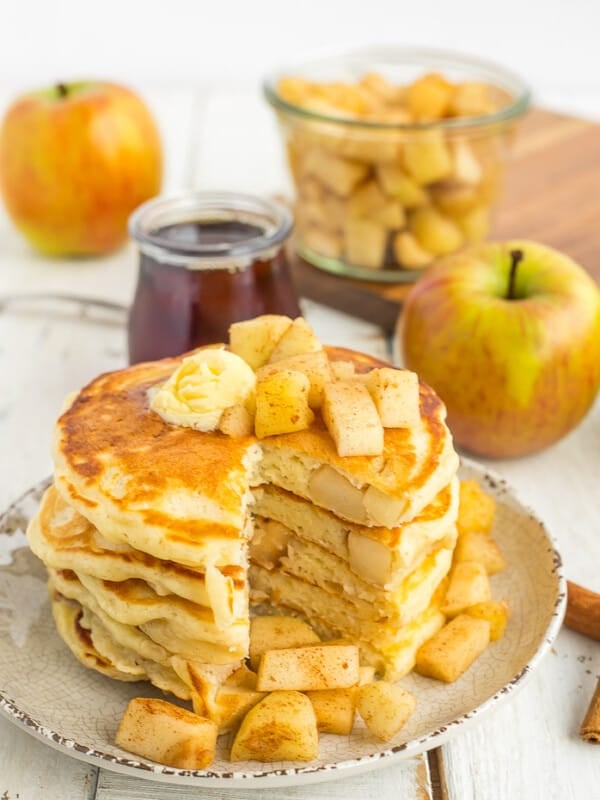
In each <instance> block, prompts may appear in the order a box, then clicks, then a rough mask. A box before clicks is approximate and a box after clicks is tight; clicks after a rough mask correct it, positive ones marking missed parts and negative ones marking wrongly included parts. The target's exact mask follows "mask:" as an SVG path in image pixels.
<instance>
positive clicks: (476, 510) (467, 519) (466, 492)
mask: <svg viewBox="0 0 600 800" xmlns="http://www.w3.org/2000/svg"><path fill="white" fill-rule="evenodd" d="M495 516H496V501H495V500H494V498H493V497H492V496H491V495H490V494H488V493H487V492H485V491H484V490H483V489H482V488H481V486H480V485H479V484H478V483H477V481H469V480H463V481H461V482H460V501H459V504H458V520H457V522H456V525H457V528H458V533H459V535H460V534H461V533H466V532H467V531H482V532H484V533H490V531H491V530H492V526H493V524H494V518H495Z"/></svg>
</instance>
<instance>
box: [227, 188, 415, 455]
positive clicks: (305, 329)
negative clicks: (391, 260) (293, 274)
mask: <svg viewBox="0 0 600 800" xmlns="http://www.w3.org/2000/svg"><path fill="white" fill-rule="evenodd" d="M365 202H366V201H365ZM229 333H230V342H229V348H230V350H231V352H232V353H234V354H235V355H237V356H239V357H240V358H242V359H243V360H244V361H245V362H246V363H247V364H248V365H249V366H250V367H251V368H252V369H253V370H255V372H256V395H255V404H254V408H253V409H252V410H250V407H249V404H248V403H246V404H245V405H244V406H243V408H231V409H226V412H224V413H223V416H222V418H221V422H220V426H219V429H220V430H221V431H222V432H223V433H226V434H228V435H232V436H243V435H247V432H248V431H249V430H250V427H251V419H252V415H253V422H254V431H255V433H256V435H257V436H258V438H259V439H263V438H265V437H267V436H277V435H280V434H285V433H294V432H296V431H302V430H305V429H306V428H309V427H310V425H311V424H312V422H313V420H314V413H315V412H317V413H320V414H321V416H322V418H323V420H324V422H325V425H326V427H327V429H328V431H329V433H330V434H331V437H332V439H333V440H334V442H335V445H336V449H337V452H338V455H340V456H377V455H381V454H382V453H383V446H384V428H410V427H414V426H416V425H418V424H419V420H420V398H419V380H418V378H417V376H416V374H415V373H414V372H410V371H409V370H400V369H392V368H391V367H381V368H375V369H371V370H370V371H369V372H365V373H357V372H356V370H355V368H354V364H353V363H352V362H351V361H342V362H335V361H334V362H333V363H331V362H330V361H329V358H328V356H327V353H326V351H325V350H324V349H323V346H322V344H321V343H320V342H319V340H318V339H317V337H316V336H315V333H314V331H313V330H312V328H311V327H310V325H309V324H308V323H307V322H306V320H304V319H302V318H301V317H298V319H295V320H291V319H290V318H289V317H283V316H277V315H272V314H271V315H265V316H263V317H257V318H256V319H252V320H247V321H245V322H236V323H234V324H233V325H232V326H231V328H230V331H229Z"/></svg>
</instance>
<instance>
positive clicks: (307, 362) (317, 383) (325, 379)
mask: <svg viewBox="0 0 600 800" xmlns="http://www.w3.org/2000/svg"><path fill="white" fill-rule="evenodd" d="M282 369H291V370H293V371H294V372H302V373H303V374H304V375H306V377H307V378H308V380H309V381H310V389H309V392H308V404H309V406H310V407H311V408H320V407H321V405H322V404H323V389H324V388H325V384H327V383H331V381H332V380H333V373H332V371H331V365H330V363H329V358H328V357H327V353H326V352H325V350H319V351H318V352H314V353H301V354H300V355H297V356H290V357H289V358H283V359H281V361H275V362H274V363H272V364H266V365H265V366H264V367H261V368H260V369H259V370H258V371H257V373H256V378H257V380H259V381H260V380H262V379H263V378H264V377H266V376H267V375H272V374H273V373H274V372H278V371H280V370H282Z"/></svg>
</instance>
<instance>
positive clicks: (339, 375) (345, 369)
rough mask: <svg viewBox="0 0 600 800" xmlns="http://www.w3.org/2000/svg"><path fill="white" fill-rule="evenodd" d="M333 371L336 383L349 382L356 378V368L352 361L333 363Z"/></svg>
mask: <svg viewBox="0 0 600 800" xmlns="http://www.w3.org/2000/svg"><path fill="white" fill-rule="evenodd" d="M331 371H332V372H333V377H334V378H335V380H336V381H349V380H350V379H351V378H353V377H354V375H355V373H356V368H355V366H354V364H353V362H352V361H332V362H331Z"/></svg>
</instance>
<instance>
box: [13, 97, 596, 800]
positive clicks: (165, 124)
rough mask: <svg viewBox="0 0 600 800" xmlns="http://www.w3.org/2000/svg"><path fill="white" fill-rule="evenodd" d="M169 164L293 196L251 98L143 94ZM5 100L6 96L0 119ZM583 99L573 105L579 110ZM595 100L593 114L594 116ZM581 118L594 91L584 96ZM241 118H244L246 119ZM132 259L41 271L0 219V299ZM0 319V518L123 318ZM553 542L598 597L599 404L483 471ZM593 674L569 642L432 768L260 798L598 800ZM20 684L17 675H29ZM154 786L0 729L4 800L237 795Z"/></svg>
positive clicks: (313, 316)
mask: <svg viewBox="0 0 600 800" xmlns="http://www.w3.org/2000/svg"><path fill="white" fill-rule="evenodd" d="M146 96H147V98H148V100H149V102H150V103H151V105H152V106H153V108H154V110H155V112H156V114H157V117H158V118H159V122H160V124H161V127H162V130H163V137H164V144H165V149H166V152H167V169H166V180H165V190H167V191H173V190H177V189H179V188H184V187H191V186H195V187H198V188H206V189H209V188H212V189H214V188H228V189H240V190H247V191H255V192H264V193H268V192H273V191H281V190H285V189H286V188H287V184H286V179H285V177H284V175H285V171H284V165H283V160H282V156H281V152H280V150H279V143H278V139H277V135H276V131H275V127H274V124H273V121H272V120H271V118H270V115H269V112H268V111H267V110H266V109H265V108H264V106H263V105H262V102H261V101H260V99H259V98H258V97H256V95H255V94H252V93H250V92H244V91H237V90H236V91H234V90H231V89H229V90H227V91H221V92H212V93H206V92H204V93H199V92H194V91H192V90H191V89H181V90H178V91H173V90H171V91H166V90H162V91H158V90H155V91H150V90H149V91H147V92H146ZM7 99H8V97H4V96H2V95H1V94H0V108H2V107H3V106H4V104H5V101H6V100H7ZM585 102H586V98H585V96H582V98H581V105H582V106H584V108H585ZM593 104H595V107H594V105H593ZM589 107H590V113H593V112H594V111H596V113H598V111H599V110H600V109H599V108H598V95H597V94H594V95H593V96H590V106H589ZM240 120H243V122H240ZM135 262H136V259H135V254H134V252H133V249H132V248H131V247H126V248H124V249H123V250H121V251H120V252H118V253H116V254H114V255H112V256H110V257H107V258H103V259H98V260H93V261H86V262H75V261H60V260H57V261H47V260H44V259H42V258H40V257H39V256H37V255H35V254H34V253H32V252H31V251H30V250H29V249H28V247H27V245H26V244H25V243H24V242H23V241H22V240H21V239H20V238H19V237H18V235H17V234H16V233H15V232H14V231H13V229H12V228H11V226H10V224H9V222H8V220H7V219H6V218H5V217H4V216H0V295H3V294H6V293H11V294H12V293H21V292H31V291H43V292H69V293H73V294H79V295H89V296H93V297H98V298H104V299H110V300H114V301H117V302H119V303H124V304H126V303H128V302H129V301H130V299H131V297H132V292H133V287H134V282H135V269H136V263H135ZM43 308H44V311H43V312H42V309H41V307H40V306H35V307H34V306H29V307H27V308H25V307H19V308H18V309H17V308H13V309H12V310H10V311H3V312H0V442H1V445H2V450H1V459H0V507H1V508H4V507H5V506H6V505H8V503H9V502H10V501H11V500H13V499H14V498H15V497H17V496H18V495H19V494H20V493H21V492H22V491H24V490H25V489H27V488H28V487H29V486H31V485H32V484H33V483H35V482H36V481H38V480H39V479H41V478H43V477H44V476H46V475H47V474H49V472H50V469H51V463H50V457H49V440H50V432H51V428H52V424H53V422H54V419H55V417H56V415H57V412H58V410H59V407H60V403H61V400H62V398H63V396H64V395H65V394H66V393H67V392H68V391H70V390H72V389H75V388H77V387H79V386H81V385H82V384H83V383H85V382H87V381H88V380H89V379H91V378H92V377H93V376H95V375H96V374H97V373H99V372H101V371H103V370H106V369H112V368H117V367H121V366H123V365H125V363H126V350H125V332H124V329H123V326H122V319H120V318H119V317H118V315H117V316H115V315H110V314H108V315H100V317H99V318H95V319H94V320H92V321H90V320H88V321H84V320H82V319H80V318H78V317H77V314H74V313H73V309H72V308H67V307H64V306H62V307H61V306H52V305H45V306H44V307H43ZM304 310H305V313H306V315H307V317H308V318H309V320H310V321H311V322H312V324H313V325H314V327H315V328H316V330H317V333H318V335H319V336H320V338H321V339H323V340H324V341H326V342H328V343H330V344H342V345H345V346H348V347H355V348H357V349H360V350H364V351H366V352H369V353H373V354H375V355H379V356H382V355H383V356H389V355H390V352H389V347H388V345H389V343H388V342H387V341H386V340H385V339H384V337H383V336H382V335H381V332H380V330H379V329H378V328H376V327H374V326H372V325H369V324H367V323H364V322H361V321H358V320H355V319H352V318H349V317H346V316H344V315H342V314H339V313H337V312H334V311H331V310H329V309H326V308H324V307H322V306H318V305H316V304H313V303H306V304H305V308H304ZM490 466H492V467H493V468H495V469H496V470H499V471H500V472H501V473H502V474H503V475H504V476H505V477H506V478H507V479H508V480H509V482H510V483H512V484H513V486H514V487H516V489H517V490H518V492H519V494H520V496H521V498H522V499H524V500H525V501H526V503H528V504H529V505H530V506H531V507H533V508H534V509H535V510H536V511H537V513H538V514H539V515H540V516H541V517H542V518H543V519H544V521H545V522H546V523H547V525H548V527H549V528H550V530H551V531H552V532H553V533H554V534H555V536H556V537H557V539H558V542H559V546H560V549H561V551H562V554H563V558H564V561H565V564H566V573H567V576H568V577H570V578H571V579H572V580H575V581H577V582H579V583H582V584H584V585H586V586H588V587H590V588H592V589H594V590H596V591H599V590H600V503H599V495H600V493H599V490H600V402H597V403H596V406H595V408H594V409H593V411H592V412H591V413H590V415H589V416H588V417H587V419H586V420H585V421H584V422H583V424H582V425H581V426H580V427H579V428H578V429H577V430H576V431H575V432H574V433H572V434H571V435H570V436H569V437H568V438H566V439H565V440H564V441H563V442H561V443H559V444H558V445H556V446H555V447H553V448H551V449H549V450H547V451H546V452H544V453H542V454H540V455H537V456H533V457H530V458H526V459H521V460H515V461H504V462H496V463H493V464H491V465H490ZM598 673H600V645H599V644H598V643H595V642H592V641H589V640H587V639H585V638H584V637H582V636H579V635H578V634H575V633H572V632H570V631H568V630H563V632H562V633H561V634H560V636H559V638H558V640H557V642H556V644H555V646H554V647H553V649H552V652H551V654H549V655H548V656H547V657H546V659H545V661H544V662H543V664H542V666H541V667H540V669H539V670H538V671H537V673H536V674H535V675H534V676H533V677H532V679H531V680H530V682H529V683H528V684H527V686H526V687H525V688H524V689H523V690H522V692H520V693H519V694H518V695H517V696H516V697H513V698H511V699H510V701H509V702H507V703H506V704H505V705H504V706H500V707H499V708H498V709H497V710H496V711H494V712H493V713H492V714H491V715H490V716H489V717H486V718H484V719H483V721H482V722H481V723H480V724H479V725H478V726H476V727H473V728H469V729H467V730H466V731H464V732H462V733H461V734H460V736H459V737H458V738H456V739H454V740H452V741H451V742H450V743H449V744H447V745H445V746H444V747H443V748H441V749H440V750H438V751H434V752H432V753H430V754H429V756H423V757H419V758H415V759H411V760H409V761H406V762H402V763H401V764H398V765H395V766H392V767H386V768H385V769H382V770H379V771H376V772H374V773H371V774H368V775H364V776H357V777H355V778H352V779H350V780H348V779H347V780H344V781H341V782H339V783H334V784H322V785H319V786H309V787H306V788H301V789H297V790H292V789H289V790H283V791H281V792H275V791H274V790H273V791H271V792H269V791H266V790H263V791H262V792H261V793H260V796H261V797H263V796H264V797H265V798H268V797H271V798H273V800H274V799H275V798H280V797H289V798H292V797H293V798H306V800H308V798H311V799H312V800H315V799H318V798H321V797H323V798H324V797H329V798H337V797H339V798H342V797H344V798H361V800H368V799H369V798H378V800H391V799H392V798H398V799H399V798H402V800H417V798H418V799H419V800H427V799H428V800H433V799H434V798H447V799H448V800H475V798H476V799H477V800H509V799H510V800H517V799H518V798H524V800H536V799H537V798H539V799H540V800H551V799H554V800H575V799H576V798H582V797H586V798H594V800H595V799H596V798H600V751H599V750H597V749H594V747H593V746H592V745H586V744H584V743H582V742H581V741H580V740H579V739H578V737H577V729H578V726H579V723H580V721H581V719H582V717H583V715H584V712H585V708H586V706H587V703H588V701H589V699H590V697H591V695H592V692H593V689H594V686H595V683H596V679H597V677H598ZM23 679H24V680H27V676H23ZM249 796H252V793H251V792H250V791H249V790H243V791H238V792H235V791H232V792H231V793H227V792H225V791H223V790H221V789H218V790H215V791H213V790H190V789H185V788H177V787H168V786H164V785H159V784H151V783H148V782H146V781H139V780H137V779H132V778H128V777H123V776H120V775H116V774H111V773H109V772H106V771H104V770H103V769H97V768H95V767H91V766H89V765H86V764H84V763H82V762H80V761H75V760H73V759H70V758H68V757H66V756H64V755H62V754H59V753H56V752H54V751H53V750H51V749H49V748H47V747H46V746H44V745H43V744H40V743H39V742H37V741H35V740H34V739H33V738H31V737H29V736H28V735H27V734H25V733H23V732H22V731H21V730H18V729H17V728H16V727H14V726H12V725H11V724H10V723H9V722H7V721H5V720H4V719H0V800H17V799H18V800H42V799H43V800H79V799H80V798H81V799H82V800H83V798H86V800H94V798H95V799H96V800H133V798H171V797H173V798H175V797H177V798H180V800H185V798H191V797H206V798H215V800H216V798H219V800H228V799H229V800H233V798H236V799H237V798H242V797H243V798H247V797H249Z"/></svg>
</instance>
